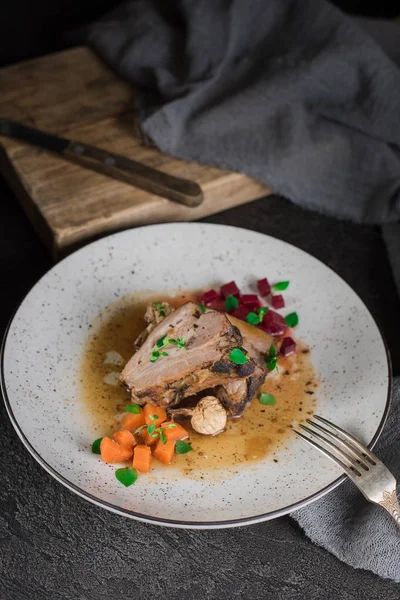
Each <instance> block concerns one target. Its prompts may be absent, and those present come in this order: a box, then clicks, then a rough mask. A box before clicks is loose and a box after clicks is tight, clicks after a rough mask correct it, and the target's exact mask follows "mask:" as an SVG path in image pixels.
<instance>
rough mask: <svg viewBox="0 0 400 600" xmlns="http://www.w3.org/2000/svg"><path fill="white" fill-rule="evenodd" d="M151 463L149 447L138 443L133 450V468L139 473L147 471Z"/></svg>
mask: <svg viewBox="0 0 400 600" xmlns="http://www.w3.org/2000/svg"><path fill="white" fill-rule="evenodd" d="M150 463H151V448H150V447H149V446H142V445H141V444H139V445H138V446H136V448H135V449H134V451H133V464H132V466H133V468H134V469H136V470H137V471H139V473H148V472H149V471H150Z"/></svg>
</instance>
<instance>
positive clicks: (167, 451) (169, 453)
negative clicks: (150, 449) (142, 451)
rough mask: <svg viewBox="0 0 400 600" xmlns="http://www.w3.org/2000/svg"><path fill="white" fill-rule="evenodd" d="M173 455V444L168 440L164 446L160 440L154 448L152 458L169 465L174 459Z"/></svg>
mask: <svg viewBox="0 0 400 600" xmlns="http://www.w3.org/2000/svg"><path fill="white" fill-rule="evenodd" d="M174 453H175V442H173V441H172V440H168V441H167V443H166V444H163V443H162V441H161V440H160V441H159V442H158V444H157V446H156V447H155V450H154V453H153V454H154V456H155V457H156V458H158V460H160V461H161V462H162V463H164V464H166V465H169V464H170V463H171V462H172V459H173V458H174Z"/></svg>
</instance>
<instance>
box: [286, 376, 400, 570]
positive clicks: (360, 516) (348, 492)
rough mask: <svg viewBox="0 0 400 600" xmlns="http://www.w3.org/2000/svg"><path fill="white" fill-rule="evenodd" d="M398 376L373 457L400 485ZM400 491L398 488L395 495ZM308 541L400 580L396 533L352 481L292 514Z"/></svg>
mask: <svg viewBox="0 0 400 600" xmlns="http://www.w3.org/2000/svg"><path fill="white" fill-rule="evenodd" d="M399 424H400V377H397V379H395V381H394V386H393V395H392V406H391V409H390V413H389V416H388V420H387V423H386V425H385V428H384V430H383V432H382V435H381V437H380V439H379V441H378V443H377V445H376V447H375V448H374V452H375V454H376V455H377V456H378V457H379V458H380V459H381V460H382V461H383V462H384V463H385V464H386V465H387V466H388V467H390V470H391V471H392V473H393V475H394V476H395V477H396V479H397V481H398V482H399V481H400V434H399ZM399 493H400V486H398V488H397V494H398V495H399ZM291 516H292V517H293V518H294V519H296V521H297V522H298V523H299V525H300V526H301V527H302V528H303V529H304V531H305V532H306V534H307V535H308V537H309V538H310V539H311V540H312V541H313V542H315V543H316V544H318V545H319V546H323V547H324V548H326V549H327V550H329V551H330V552H332V554H334V555H335V556H337V557H338V558H339V559H340V560H342V561H343V562H346V563H347V564H349V565H351V566H352V567H357V568H361V569H370V570H371V571H373V572H374V573H376V574H377V575H380V576H381V577H386V578H388V579H394V580H395V581H400V530H399V529H398V527H397V526H396V524H395V522H394V521H393V519H392V518H391V517H390V516H389V514H387V513H386V512H385V511H384V510H383V509H382V508H381V507H379V506H377V505H375V504H370V503H369V502H367V500H365V498H364V496H362V494H361V493H360V492H359V491H358V489H357V488H356V486H355V485H354V484H353V483H352V482H351V481H346V482H345V483H343V484H342V485H341V486H340V487H339V488H338V489H337V490H334V491H333V492H331V493H330V494H328V495H327V496H324V497H323V498H322V499H321V500H317V501H316V502H313V504H311V505H310V506H309V507H306V508H303V509H300V510H298V511H296V512H295V513H292V515H291Z"/></svg>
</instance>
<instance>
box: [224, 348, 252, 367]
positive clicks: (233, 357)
mask: <svg viewBox="0 0 400 600" xmlns="http://www.w3.org/2000/svg"><path fill="white" fill-rule="evenodd" d="M229 360H230V361H232V362H234V363H236V364H237V365H244V364H246V363H247V361H248V360H249V359H248V358H247V356H246V355H245V353H244V352H243V350H241V349H240V348H234V349H233V350H232V352H231V353H230V355H229Z"/></svg>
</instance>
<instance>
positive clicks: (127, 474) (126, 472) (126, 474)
mask: <svg viewBox="0 0 400 600" xmlns="http://www.w3.org/2000/svg"><path fill="white" fill-rule="evenodd" d="M137 476H138V475H137V471H136V469H133V468H132V467H125V468H122V469H117V470H116V471H115V477H116V478H117V479H118V481H119V482H121V483H122V484H123V485H124V486H125V487H129V486H130V485H132V483H135V481H136V479H137Z"/></svg>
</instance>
